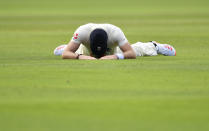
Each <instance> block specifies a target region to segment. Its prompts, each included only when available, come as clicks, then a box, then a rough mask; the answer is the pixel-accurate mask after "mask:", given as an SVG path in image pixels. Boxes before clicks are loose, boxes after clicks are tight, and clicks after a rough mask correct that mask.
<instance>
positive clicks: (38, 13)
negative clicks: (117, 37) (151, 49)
mask: <svg viewBox="0 0 209 131" xmlns="http://www.w3.org/2000/svg"><path fill="white" fill-rule="evenodd" d="M89 22H95V23H111V24H114V25H117V26H119V27H121V29H122V30H123V31H124V33H125V34H126V36H127V38H128V39H129V41H130V42H131V43H135V42H137V41H144V42H146V41H150V40H156V41H159V42H162V43H171V44H172V45H173V46H174V47H175V48H176V50H177V56H176V57H165V56H155V57H138V58H137V59H136V60H106V61H105V60H104V61H102V60H97V61H80V60H62V59H61V58H60V57H57V56H53V50H54V48H55V47H56V46H58V45H60V44H63V43H68V41H69V40H70V39H71V37H72V34H73V32H74V31H75V30H76V28H77V27H78V26H80V25H82V24H86V23H89ZM208 34H209V1H208V0H198V1H196V0H190V1H189V0H188V1H186V0H173V1H167V0H158V1H154V0H153V1H152V0H140V1H139V0H129V1H121V0H114V1H113V0H105V1H96V0H85V1H83V2H82V1H75V0H74V1H73V0H65V1H50V0H44V1H41V0H36V1H29V0H12V1H6V0H0V130H1V131H59V130H60V131H62V130H66V131H140V130H141V131H148V130H150V131H197V130H198V131H208V130H209V124H208V123H209V55H208V53H209V35H208Z"/></svg>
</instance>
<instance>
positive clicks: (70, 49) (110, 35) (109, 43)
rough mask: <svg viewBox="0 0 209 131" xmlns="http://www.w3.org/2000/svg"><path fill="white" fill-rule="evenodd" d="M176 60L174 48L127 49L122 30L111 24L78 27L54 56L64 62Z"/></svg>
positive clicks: (143, 45) (148, 45)
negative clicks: (147, 58) (156, 56)
mask: <svg viewBox="0 0 209 131" xmlns="http://www.w3.org/2000/svg"><path fill="white" fill-rule="evenodd" d="M158 54H162V55H165V56H175V55H176V51H175V49H174V47H172V46H171V45H168V44H160V43H157V42H155V41H151V42H146V43H142V42H137V43H135V44H132V45H130V43H129V42H128V40H127V38H126V37H125V35H124V33H123V32H122V30H121V29H120V28H119V27H117V26H114V25H111V24H94V23H89V24H85V25H82V26H80V27H79V28H78V29H77V30H76V31H75V33H74V36H73V37H72V39H71V41H70V42H69V43H68V44H67V45H61V46H58V47H57V48H56V49H55V50H54V55H62V58H63V59H87V60H95V59H135V58H136V56H155V55H158Z"/></svg>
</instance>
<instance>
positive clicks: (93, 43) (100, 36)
mask: <svg viewBox="0 0 209 131" xmlns="http://www.w3.org/2000/svg"><path fill="white" fill-rule="evenodd" d="M107 40H108V36H107V33H106V31H104V30H103V29H95V30H93V31H92V32H91V34H90V48H91V51H92V54H93V55H94V56H95V57H96V58H100V57H102V56H104V55H105V52H106V51H107Z"/></svg>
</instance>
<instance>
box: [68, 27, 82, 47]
mask: <svg viewBox="0 0 209 131" xmlns="http://www.w3.org/2000/svg"><path fill="white" fill-rule="evenodd" d="M85 33H86V30H85V28H84V26H80V27H79V28H78V29H77V30H76V31H75V32H74V34H73V37H72V39H71V41H72V42H74V43H77V44H81V43H82V42H83V41H84V39H85V37H86V35H85Z"/></svg>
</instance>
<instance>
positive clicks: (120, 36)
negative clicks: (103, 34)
mask: <svg viewBox="0 0 209 131" xmlns="http://www.w3.org/2000/svg"><path fill="white" fill-rule="evenodd" d="M114 36H115V40H116V42H117V43H118V45H119V46H123V45H124V44H125V43H127V42H128V40H127V38H126V37H125V35H124V33H123V31H122V30H121V29H120V28H118V27H117V28H116V31H115V35H114Z"/></svg>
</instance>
